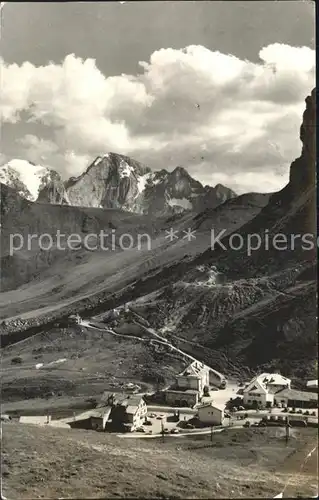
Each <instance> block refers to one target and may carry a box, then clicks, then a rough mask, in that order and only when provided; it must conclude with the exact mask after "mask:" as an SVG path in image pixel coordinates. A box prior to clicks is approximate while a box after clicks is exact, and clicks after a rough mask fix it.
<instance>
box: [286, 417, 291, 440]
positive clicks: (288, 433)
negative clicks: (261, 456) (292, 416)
mask: <svg viewBox="0 0 319 500" xmlns="http://www.w3.org/2000/svg"><path fill="white" fill-rule="evenodd" d="M289 437H290V423H289V418H288V417H286V444H287V443H288V441H289Z"/></svg>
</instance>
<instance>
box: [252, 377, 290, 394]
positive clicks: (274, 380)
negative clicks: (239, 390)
mask: <svg viewBox="0 0 319 500" xmlns="http://www.w3.org/2000/svg"><path fill="white" fill-rule="evenodd" d="M290 382H291V380H290V379H289V378H287V377H284V376H283V375H280V373H261V374H260V375H256V377H254V378H253V379H252V380H251V381H250V382H249V384H248V385H247V386H246V387H245V388H244V392H250V391H251V390H255V389H253V386H254V385H256V384H257V385H258V388H260V389H262V390H263V391H267V386H276V385H288V384H290Z"/></svg>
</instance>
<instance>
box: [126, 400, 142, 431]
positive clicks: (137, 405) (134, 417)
mask: <svg viewBox="0 0 319 500" xmlns="http://www.w3.org/2000/svg"><path fill="white" fill-rule="evenodd" d="M127 402H128V404H127V406H126V417H127V418H126V424H128V427H129V429H130V430H131V431H134V430H135V429H138V428H139V427H141V426H142V425H143V423H144V421H145V417H146V415H147V406H146V403H145V401H144V399H143V398H142V397H131V398H130V399H128V400H127Z"/></svg>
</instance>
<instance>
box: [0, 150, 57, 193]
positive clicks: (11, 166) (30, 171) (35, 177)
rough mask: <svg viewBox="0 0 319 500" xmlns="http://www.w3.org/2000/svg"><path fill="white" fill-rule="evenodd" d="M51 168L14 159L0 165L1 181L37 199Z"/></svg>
mask: <svg viewBox="0 0 319 500" xmlns="http://www.w3.org/2000/svg"><path fill="white" fill-rule="evenodd" d="M48 175H50V170H49V169H48V168H47V167H42V166H41V165H34V164H33V163H30V162H29V161H26V160H19V159H14V160H11V161H9V163H7V164H6V165H3V166H2V167H0V182H2V183H3V184H6V185H7V186H9V187H12V188H14V189H16V190H17V191H18V193H19V194H21V195H22V196H23V197H24V198H27V199H28V200H30V201H36V199H37V198H38V195H39V191H40V187H41V185H42V184H43V179H44V178H45V177H46V176H48Z"/></svg>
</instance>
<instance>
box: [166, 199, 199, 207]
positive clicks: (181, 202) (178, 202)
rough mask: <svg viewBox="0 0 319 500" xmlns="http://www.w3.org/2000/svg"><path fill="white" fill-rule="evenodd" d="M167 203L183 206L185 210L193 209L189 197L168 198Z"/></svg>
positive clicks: (172, 205) (171, 205) (173, 205)
mask: <svg viewBox="0 0 319 500" xmlns="http://www.w3.org/2000/svg"><path fill="white" fill-rule="evenodd" d="M167 203H168V205H169V206H170V207H176V206H177V207H182V208H183V209H184V210H192V208H193V205H192V204H191V202H190V201H189V200H188V199H187V198H168V199H167Z"/></svg>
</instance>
